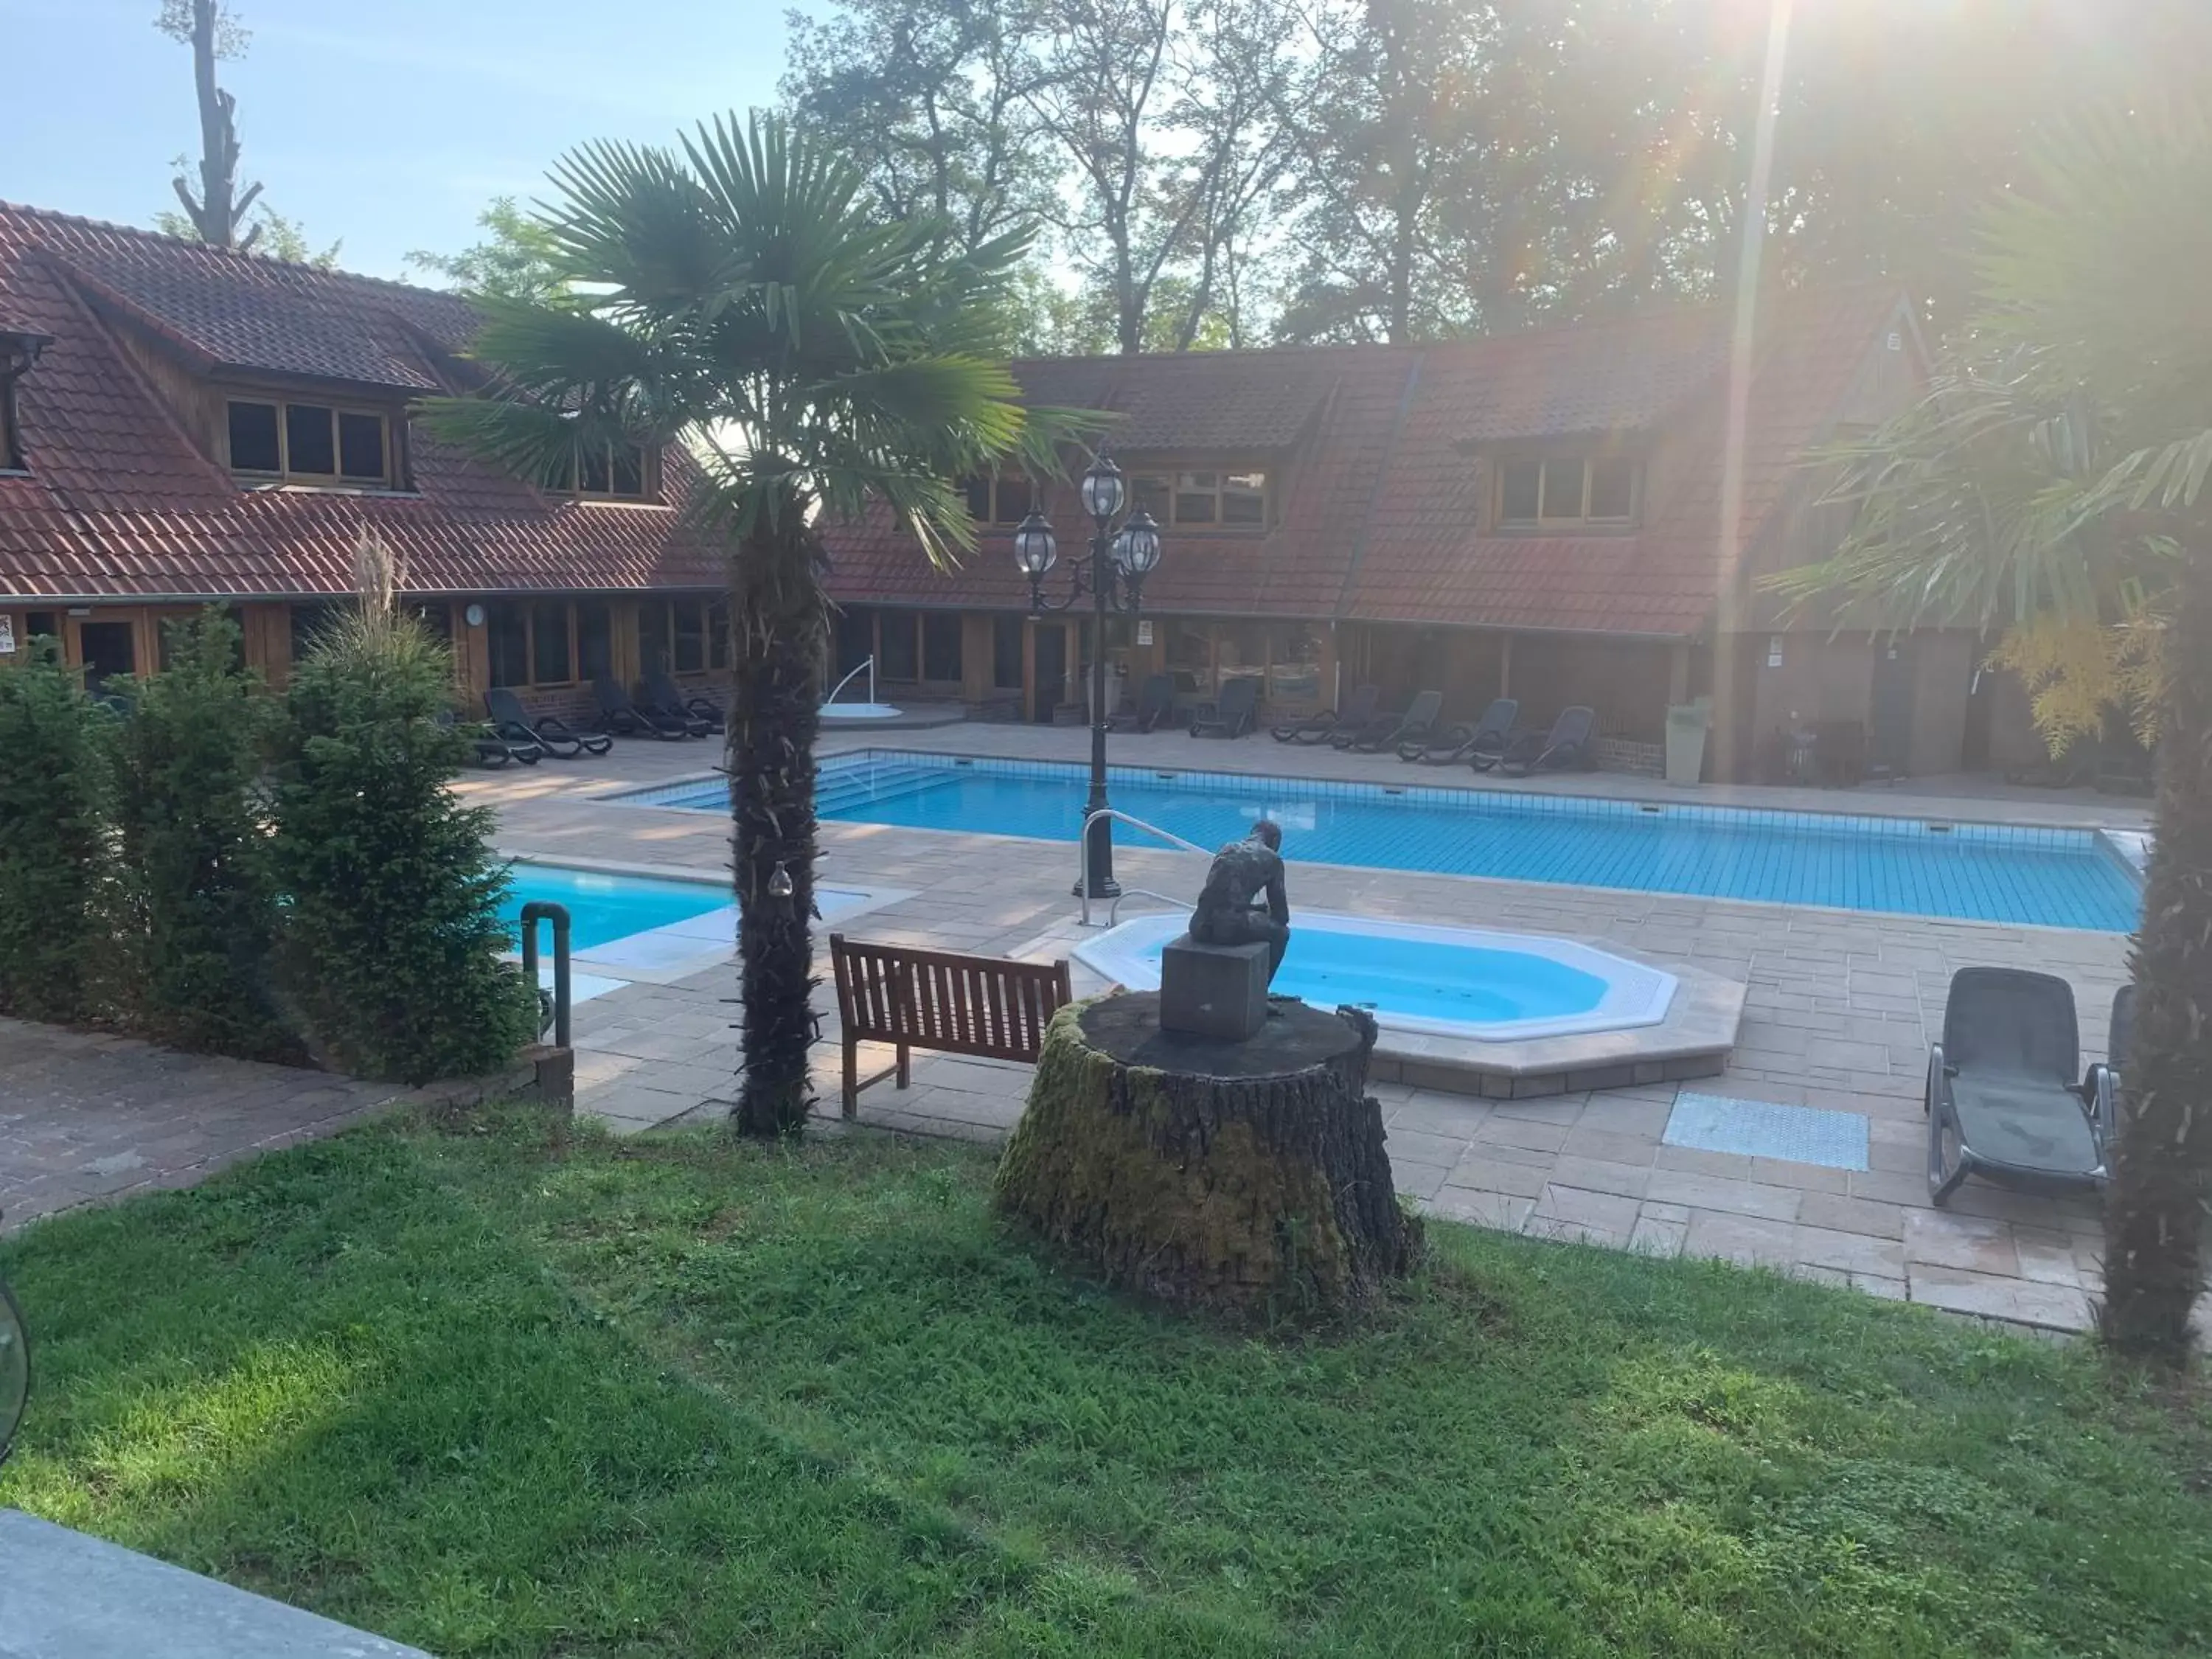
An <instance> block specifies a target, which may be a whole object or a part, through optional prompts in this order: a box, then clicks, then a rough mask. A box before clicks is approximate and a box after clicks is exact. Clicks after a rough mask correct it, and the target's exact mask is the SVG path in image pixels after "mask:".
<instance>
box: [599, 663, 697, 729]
mask: <svg viewBox="0 0 2212 1659" xmlns="http://www.w3.org/2000/svg"><path fill="white" fill-rule="evenodd" d="M592 696H595V697H597V698H598V699H599V729H600V730H601V731H602V732H614V733H615V734H617V736H620V737H625V738H662V739H664V740H665V741H667V742H670V743H681V742H683V740H684V725H683V723H682V722H681V721H678V720H671V719H670V718H669V717H668V716H667V715H665V714H659V713H657V712H656V711H654V710H653V709H650V708H639V707H638V706H637V705H636V704H635V703H634V702H631V701H630V700H629V692H627V691H625V690H623V689H622V687H621V686H619V685H617V684H615V682H614V681H613V680H612V679H611V678H609V677H608V676H606V675H605V674H601V675H599V676H598V677H596V678H594V679H593V680H592Z"/></svg>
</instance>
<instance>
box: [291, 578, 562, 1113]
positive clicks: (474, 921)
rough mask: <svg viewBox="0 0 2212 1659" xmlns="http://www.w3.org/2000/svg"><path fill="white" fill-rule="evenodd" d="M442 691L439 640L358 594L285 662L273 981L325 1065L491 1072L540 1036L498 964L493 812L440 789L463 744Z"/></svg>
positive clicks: (419, 1076)
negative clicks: (349, 608) (288, 666)
mask: <svg viewBox="0 0 2212 1659" xmlns="http://www.w3.org/2000/svg"><path fill="white" fill-rule="evenodd" d="M452 684H453V665H452V659H451V658H450V657H449V655H448V654H447V650H446V647H444V645H443V644H441V642H440V641H437V640H435V639H434V638H433V637H431V636H430V635H429V634H428V633H427V632H426V631H425V630H424V629H422V628H421V627H420V626H419V625H417V624H416V623H415V622H414V621H413V619H411V618H410V617H404V616H400V615H396V614H394V613H393V612H392V611H390V610H388V609H386V608H385V607H384V606H382V605H379V604H374V603H368V602H365V603H364V605H363V607H362V609H361V610H360V611H355V612H352V613H349V614H348V615H346V616H345V617H342V618H340V619H339V620H338V621H337V622H336V623H333V624H332V625H331V626H330V627H329V628H328V629H325V631H324V633H323V634H322V635H321V636H320V637H319V639H318V640H317V641H316V643H315V645H314V647H313V649H311V650H310V651H309V652H308V653H307V655H306V656H305V657H304V658H303V659H301V661H300V662H298V663H297V664H295V666H294V669H293V675H292V684H291V689H290V691H289V697H288V705H289V710H290V714H291V723H290V726H289V730H288V732H286V735H285V744H284V753H283V764H282V766H281V768H280V769H279V773H278V781H277V787H276V842H275V853H276V867H277V873H278V877H279V881H280V884H281V886H282V888H283V891H284V892H285V893H286V895H287V896H288V902H287V905H286V908H285V912H284V917H283V933H282V947H281V948H282V963H283V986H284V988H285V990H286V992H287V994H288V996H289V1000H291V1001H292V1003H293V1005H294V1006H295V1018H296V1023H297V1024H298V1025H299V1028H300V1030H301V1035H302V1036H304V1037H305V1038H306V1040H307V1042H308V1044H309V1046H310V1047H311V1048H313V1049H314V1050H315V1051H316V1053H317V1054H318V1055H319V1057H320V1058H323V1059H325V1060H327V1061H328V1062H330V1063H333V1064H335V1065H337V1066H339V1067H340V1068H342V1069H343V1070H346V1071H349V1072H353V1073H358V1074H361V1075H365V1076H372V1077H392V1078H398V1079H404V1080H405V1081H408V1082H413V1083H419V1082H423V1081H426V1080H428V1079H432V1078H438V1077H452V1076H462V1075H469V1074H473V1073H483V1072H489V1071H492V1070H495V1069H496V1068H497V1067H498V1066H501V1065H503V1064H505V1063H506V1062H507V1060H509V1059H511V1058H512V1057H513V1054H514V1053H515V1051H516V1050H517V1049H518V1048H520V1047H521V1046H522V1045H523V1044H524V1043H525V1042H528V1041H529V1040H530V1038H531V1036H532V1034H533V1033H534V1031H535V1030H536V1021H537V995H536V990H535V987H530V986H527V985H526V984H525V983H524V982H523V980H522V977H521V975H520V971H519V970H518V969H516V968H514V967H513V965H512V964H510V963H506V962H503V961H501V954H502V953H503V952H504V951H507V949H508V948H509V940H508V939H507V932H506V929H505V927H503V926H502V925H501V921H500V918H499V906H500V902H501V897H502V896H504V894H505V892H506V889H507V878H506V874H505V872H504V871H503V870H502V869H501V867H500V866H498V865H497V864H496V863H495V861H494V860H493V858H492V856H491V854H490V851H489V836H490V834H491V830H492V827H493V825H492V817H491V814H490V812H489V811H488V810H486V809H484V808H481V807H469V806H464V805H461V804H460V803H459V801H458V800H456V799H454V798H453V795H452V794H451V793H450V792H449V791H448V789H447V784H448V782H449V781H451V780H452V779H453V777H454V776H455V775H456V774H457V773H458V772H459V769H460V767H461V763H462V761H463V758H464V754H465V749H466V744H465V741H464V740H463V739H462V738H460V737H459V735H458V734H456V733H455V732H453V730H452V728H451V727H450V726H443V725H441V724H440V722H439V720H438V716H439V714H440V712H441V710H443V709H444V708H446V706H447V697H448V696H449V692H450V688H451V686H452Z"/></svg>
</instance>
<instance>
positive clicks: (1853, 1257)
mask: <svg viewBox="0 0 2212 1659" xmlns="http://www.w3.org/2000/svg"><path fill="white" fill-rule="evenodd" d="M1797 1260H1799V1261H1803V1262H1808V1263H1810V1264H1811V1265H1813V1266H1814V1267H1833V1268H1835V1269H1837V1270H1838V1271H1839V1272H1846V1273H1880V1274H1881V1275H1882V1276H1883V1277H1884V1278H1887V1279H1902V1278H1904V1277H1905V1246H1904V1245H1903V1244H1901V1243H1897V1242H1895V1241H1893V1240H1891V1239H1887V1238H1869V1237H1868V1236H1867V1235H1866V1234H1864V1233H1847V1232H1836V1231H1831V1230H1830V1229H1828V1228H1826V1227H1808V1226H1805V1225H1802V1224H1801V1225H1799V1227H1798V1229H1797Z"/></svg>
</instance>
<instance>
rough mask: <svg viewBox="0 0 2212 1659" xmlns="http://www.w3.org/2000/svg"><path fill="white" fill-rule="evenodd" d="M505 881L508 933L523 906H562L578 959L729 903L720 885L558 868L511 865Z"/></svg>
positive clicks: (731, 936)
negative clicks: (537, 903)
mask: <svg viewBox="0 0 2212 1659" xmlns="http://www.w3.org/2000/svg"><path fill="white" fill-rule="evenodd" d="M507 880H508V883H509V887H508V890H507V902H506V903H505V904H504V905H502V906H501V908H500V916H501V920H502V921H505V922H506V923H507V929H508V931H509V932H510V933H518V934H519V933H520V929H521V925H522V907H523V906H524V905H526V904H528V903H531V902H533V901H538V900H544V901H550V902H552V903H555V904H561V905H565V906H567V907H568V948H569V950H571V951H574V953H575V954H576V955H578V956H583V955H586V954H587V953H588V952H589V951H591V950H592V947H593V946H594V945H609V944H611V943H613V942H614V941H615V940H616V939H627V938H628V937H629V936H630V935H631V934H633V933H650V932H651V931H653V929H654V928H657V927H669V926H670V925H671V924H673V923H677V922H685V921H695V920H696V919H697V918H699V917H702V916H706V915H710V914H712V913H713V912H714V911H717V910H721V909H726V908H730V904H731V900H730V890H729V889H728V888H727V887H726V886H724V885H723V884H720V883H719V882H715V883H709V882H704V881H668V880H663V879H661V878H658V877H653V876H628V875H611V874H605V873H603V872H599V871H595V870H578V869H574V868H572V867H570V866H567V865H562V864H537V863H518V864H513V865H510V866H507ZM736 938H737V927H736V923H735V921H732V923H731V925H730V927H728V929H727V930H726V932H725V934H724V941H725V942H726V943H731V942H734V941H735V939H736ZM701 948H702V949H704V948H705V947H704V946H703V945H702V947H701Z"/></svg>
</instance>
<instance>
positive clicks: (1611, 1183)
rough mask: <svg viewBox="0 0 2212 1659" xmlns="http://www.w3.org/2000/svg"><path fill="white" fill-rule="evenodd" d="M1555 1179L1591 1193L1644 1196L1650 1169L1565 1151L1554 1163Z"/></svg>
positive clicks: (1628, 1196)
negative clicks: (1584, 1156)
mask: <svg viewBox="0 0 2212 1659" xmlns="http://www.w3.org/2000/svg"><path fill="white" fill-rule="evenodd" d="M1552 1179H1553V1182H1556V1183H1558V1184H1559V1185H1561V1186H1566V1187H1579V1188H1583V1189H1584V1190H1585V1191H1589V1192H1597V1193H1616V1194H1620V1195H1621V1196H1623V1197H1626V1198H1642V1197H1643V1196H1644V1187H1645V1186H1646V1184H1647V1183H1648V1182H1650V1179H1651V1171H1650V1170H1648V1169H1645V1168H1643V1167H1641V1166H1639V1165H1638V1164H1613V1163H1608V1162H1607V1161H1606V1160H1605V1159H1603V1158H1577V1157H1575V1156H1573V1155H1572V1154H1571V1153H1565V1152H1563V1153H1561V1154H1560V1155H1559V1158H1558V1160H1557V1161H1556V1162H1554V1163H1553V1165H1552Z"/></svg>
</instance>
